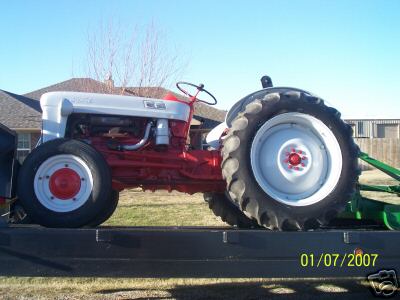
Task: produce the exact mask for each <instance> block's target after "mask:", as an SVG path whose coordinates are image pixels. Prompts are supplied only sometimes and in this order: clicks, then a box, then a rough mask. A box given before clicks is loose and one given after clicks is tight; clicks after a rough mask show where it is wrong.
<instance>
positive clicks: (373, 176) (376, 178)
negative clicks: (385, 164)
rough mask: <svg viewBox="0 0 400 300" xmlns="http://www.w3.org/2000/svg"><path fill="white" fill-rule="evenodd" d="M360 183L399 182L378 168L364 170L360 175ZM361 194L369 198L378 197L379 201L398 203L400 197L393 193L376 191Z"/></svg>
mask: <svg viewBox="0 0 400 300" xmlns="http://www.w3.org/2000/svg"><path fill="white" fill-rule="evenodd" d="M360 183H363V184H372V185H398V184H399V182H398V181H396V180H395V179H393V178H391V177H389V176H388V175H386V174H385V173H382V172H381V171H379V170H371V171H364V172H363V173H362V175H361V177H360ZM361 194H362V195H363V196H365V197H367V198H370V199H379V200H381V201H384V202H387V203H392V204H400V197H398V196H397V195H395V194H388V193H379V192H378V193H377V192H362V193H361Z"/></svg>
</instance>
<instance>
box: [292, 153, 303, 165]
mask: <svg viewBox="0 0 400 300" xmlns="http://www.w3.org/2000/svg"><path fill="white" fill-rule="evenodd" d="M289 163H290V164H291V165H293V166H297V165H299V164H300V163H301V157H300V155H298V154H297V153H292V154H290V155H289Z"/></svg>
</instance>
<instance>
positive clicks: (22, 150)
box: [0, 90, 42, 161]
mask: <svg viewBox="0 0 400 300" xmlns="http://www.w3.org/2000/svg"><path fill="white" fill-rule="evenodd" d="M0 123H2V124H4V125H5V126H7V127H8V128H10V129H12V130H14V131H16V132H17V134H18V146H17V149H18V151H17V155H18V159H20V161H22V160H23V159H24V158H25V157H26V156H27V155H28V153H29V152H30V151H31V149H32V148H33V147H35V145H36V143H37V141H38V140H39V137H40V129H41V124H42V114H41V109H40V105H39V102H38V101H36V100H33V99H31V98H28V97H25V96H21V95H17V94H13V93H10V92H7V91H4V90H0Z"/></svg>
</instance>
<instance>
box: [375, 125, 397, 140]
mask: <svg viewBox="0 0 400 300" xmlns="http://www.w3.org/2000/svg"><path fill="white" fill-rule="evenodd" d="M376 129H377V135H378V138H389V139H397V138H399V125H398V124H377V125H376Z"/></svg>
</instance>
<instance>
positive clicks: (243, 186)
mask: <svg viewBox="0 0 400 300" xmlns="http://www.w3.org/2000/svg"><path fill="white" fill-rule="evenodd" d="M358 153H359V150H358V147H357V146H356V145H355V143H354V141H353V138H352V129H351V127H350V126H349V125H348V124H346V123H344V122H343V121H342V120H341V119H340V113H339V112H338V111H337V110H335V109H333V108H330V107H327V106H326V105H325V104H324V102H323V100H321V99H319V98H317V97H314V96H311V95H310V94H308V93H305V92H299V91H291V90H282V91H280V92H279V93H268V90H265V92H264V93H258V99H255V100H253V101H252V102H250V103H249V104H247V106H246V107H245V110H244V111H242V112H240V113H239V114H237V116H236V118H235V119H234V120H233V122H232V126H231V128H230V129H229V133H228V135H227V137H226V139H225V140H224V144H223V149H222V155H223V162H222V173H223V177H224V178H225V180H226V181H227V190H228V192H229V195H230V197H231V198H232V199H233V201H235V202H237V204H238V206H239V207H240V208H241V210H243V211H244V212H246V214H247V215H250V216H251V217H252V218H254V219H256V220H257V222H258V224H260V225H262V226H264V227H266V228H269V229H273V230H307V229H313V228H317V227H319V226H320V225H326V224H328V223H329V221H330V220H332V219H333V218H334V217H335V216H336V215H337V213H338V212H339V211H341V210H343V209H344V207H345V205H346V203H347V201H348V200H349V199H350V198H351V197H352V195H353V193H354V192H355V185H356V182H357V180H358V175H359V169H358V162H357V158H358Z"/></svg>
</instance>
